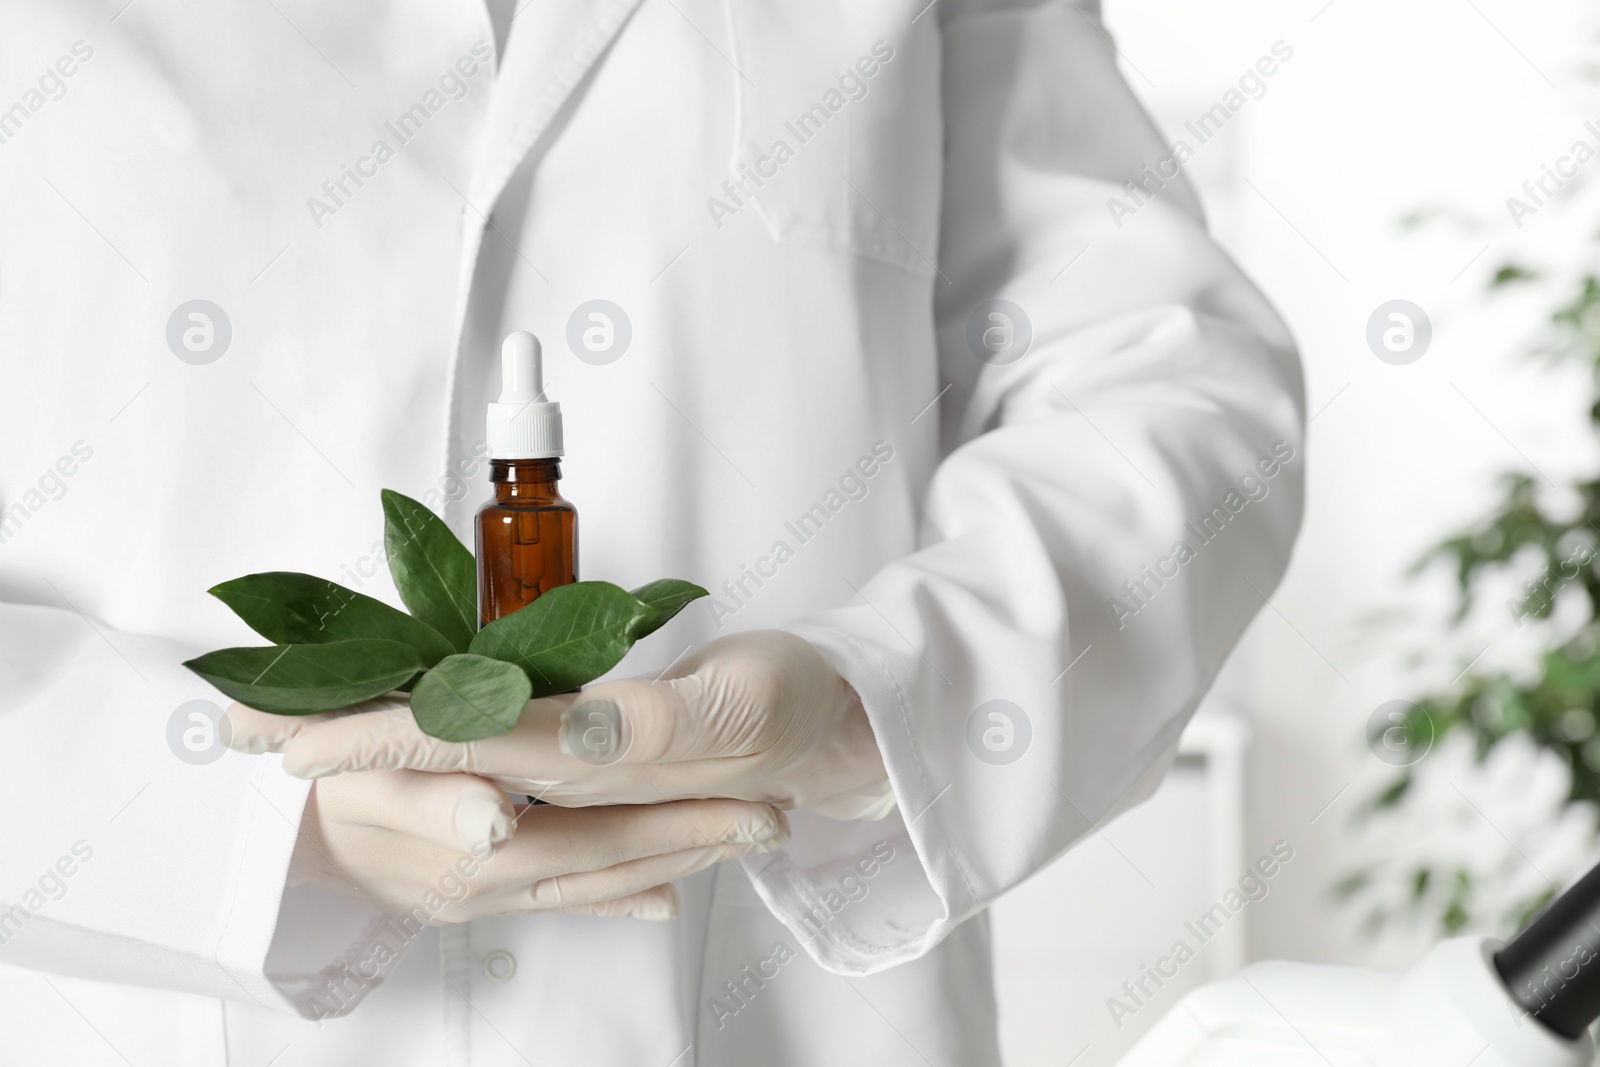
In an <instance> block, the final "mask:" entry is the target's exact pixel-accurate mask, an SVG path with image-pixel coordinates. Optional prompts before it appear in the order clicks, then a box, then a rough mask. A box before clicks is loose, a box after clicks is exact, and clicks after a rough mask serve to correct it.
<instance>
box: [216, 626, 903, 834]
mask: <svg viewBox="0 0 1600 1067" xmlns="http://www.w3.org/2000/svg"><path fill="white" fill-rule="evenodd" d="M230 718H234V716H233V714H232V712H230ZM262 720H276V721H271V722H266V721H262ZM232 725H233V741H232V744H233V746H234V747H235V748H244V749H246V750H250V751H265V750H267V749H274V750H281V751H282V752H283V754H284V764H283V765H284V769H285V770H286V771H288V772H289V773H290V774H294V775H299V776H301V777H304V778H317V779H325V778H328V777H329V776H331V775H337V774H341V773H344V772H348V771H371V770H400V769H409V770H414V771H433V772H447V771H465V772H468V773H471V774H476V775H481V776H483V777H485V778H488V779H491V780H492V781H494V782H495V783H497V784H499V785H500V786H502V787H503V788H505V789H508V790H511V791H512V792H516V793H528V794H532V795H533V796H536V797H539V798H540V799H542V800H546V801H549V802H550V803H551V804H556V805H563V806H567V807H579V806H585V805H593V804H651V803H658V802H660V801H663V800H682V799H686V798H692V797H731V798H736V799H740V800H747V801H753V802H759V803H765V804H771V805H773V806H774V807H777V808H795V807H801V806H805V807H809V808H811V809H812V810H814V811H819V812H821V813H822V814H824V815H831V816H833V817H835V818H881V817H882V816H884V815H886V814H887V813H888V812H889V811H890V810H891V809H892V808H893V805H894V796H893V793H892V792H890V789H889V783H888V779H887V774H886V772H885V771H884V767H883V760H882V757H881V755H880V754H879V752H878V746H877V743H876V741H875V740H874V738H873V735H872V727H871V725H870V724H869V723H868V722H867V716H866V712H865V711H863V710H862V707H861V700H860V698H859V697H858V696H857V695H856V692H855V690H854V689H853V688H851V686H850V684H849V683H848V682H846V681H845V680H844V679H843V678H841V677H840V676H839V674H838V673H837V672H836V671H834V669H833V668H832V667H831V666H830V665H829V664H828V662H827V661H826V660H825V659H823V658H822V655H821V654H820V653H818V652H817V650H816V649H815V648H813V647H812V646H811V644H810V643H809V642H807V641H805V640H804V639H802V638H800V637H796V636H795V635H793V634H790V633H787V632H785V631H782V630H754V631H749V632H746V633H738V634H731V635H729V636H727V637H723V638H719V639H717V640H715V641H712V642H710V643H709V644H707V645H705V646H703V647H702V648H700V649H698V650H697V651H695V652H694V653H692V654H691V655H689V656H688V657H687V658H685V659H684V660H683V661H682V662H681V663H679V664H676V665H674V666H673V667H672V668H670V669H669V670H668V671H667V672H665V675H664V677H663V678H661V679H659V680H655V681H645V680H627V681H616V682H602V683H600V684H598V685H594V686H591V687H590V688H588V689H585V690H584V691H583V692H581V693H574V694H563V695H561V696H556V697H547V698H544V699H541V700H534V701H530V702H529V704H528V707H527V710H526V711H524V712H523V715H522V719H521V721H520V722H519V723H518V724H517V726H516V727H515V728H514V729H513V730H512V731H511V732H510V733H508V734H504V735H502V736H500V737H491V738H487V739H485V740H482V741H473V742H469V743H466V744H457V743H451V742H446V741H440V740H437V739H436V738H432V737H429V736H428V735H427V734H424V733H423V732H422V731H421V730H419V729H417V726H416V723H415V722H414V721H413V720H412V718H411V715H410V714H409V712H408V711H407V710H406V709H405V708H404V707H395V708H393V709H391V710H386V711H378V712H371V713H365V714H359V715H340V714H337V713H336V714H334V715H324V716H308V717H305V718H280V717H277V716H270V715H261V714H259V713H257V714H254V715H253V716H250V717H243V716H240V717H238V718H237V719H236V720H235V721H234V722H233V724H232Z"/></svg>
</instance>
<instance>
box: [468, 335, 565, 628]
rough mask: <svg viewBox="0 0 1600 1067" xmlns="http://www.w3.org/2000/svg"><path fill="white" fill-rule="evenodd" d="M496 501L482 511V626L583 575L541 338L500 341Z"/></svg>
mask: <svg viewBox="0 0 1600 1067" xmlns="http://www.w3.org/2000/svg"><path fill="white" fill-rule="evenodd" d="M486 428H487V430H488V436H487V438H486V444H487V445H488V448H489V480H490V481H491V482H492V483H493V484H494V499H493V500H491V501H489V502H488V503H487V504H485V505H484V506H483V507H481V508H479V509H478V522H477V542H478V625H479V626H487V625H489V624H490V623H491V622H494V621H495V620H496V619H499V618H503V617H504V616H506V615H510V614H511V613H512V612H513V611H516V610H518V609H519V608H525V607H527V606H528V605H529V604H531V603H533V602H534V601H535V600H537V599H538V598H539V596H540V594H542V593H548V592H549V591H550V590H552V589H554V588H555V587H556V586H558V585H569V584H571V583H572V582H575V581H577V580H578V509H577V508H575V507H573V506H572V505H571V504H570V503H569V502H567V501H566V500H563V499H562V498H561V492H560V490H558V489H557V488H556V482H558V481H560V480H561V458H560V457H561V456H563V455H565V454H566V453H565V450H564V449H563V448H562V432H561V405H560V404H557V403H555V402H554V401H552V400H551V399H550V398H549V397H547V396H545V394H544V357H543V352H542V350H541V349H540V347H539V339H538V338H537V337H535V336H534V335H533V334H531V333H528V332H526V331H518V332H516V333H513V334H511V335H510V336H508V337H507V338H506V339H505V343H504V344H502V345H501V346H500V398H499V399H498V400H496V401H495V402H494V403H492V404H490V405H489V411H488V420H487V423H486Z"/></svg>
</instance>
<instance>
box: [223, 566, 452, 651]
mask: <svg viewBox="0 0 1600 1067" xmlns="http://www.w3.org/2000/svg"><path fill="white" fill-rule="evenodd" d="M210 592H211V595H212V596H214V597H216V598H217V599H218V600H220V601H222V602H223V603H224V604H226V605H228V607H230V608H232V609H233V611H234V614H236V615H238V616H239V618H241V619H243V620H244V621H245V622H246V623H247V624H248V625H249V626H250V628H251V629H252V630H254V631H255V632H256V633H258V634H260V635H261V636H262V637H265V638H266V639H267V640H268V641H271V642H272V643H273V644H278V645H320V644H326V643H328V642H330V641H345V640H351V639H354V638H361V637H376V638H382V639H385V640H389V641H400V642H403V643H405V644H408V645H410V646H411V647H412V648H414V649H416V650H417V651H418V652H419V653H421V654H422V661H423V663H424V664H425V665H427V666H430V667H431V666H433V665H434V664H435V663H438V662H439V661H440V660H441V659H443V658H444V657H446V656H448V655H449V654H450V651H451V649H450V642H448V641H446V640H445V639H444V637H443V635H441V634H440V633H439V631H438V630H435V629H434V628H433V627H431V626H429V625H428V624H427V623H425V622H423V621H422V620H420V619H415V618H412V617H411V616H410V615H407V614H406V613H405V612H403V611H400V610H399V609H397V608H392V607H390V606H389V605H388V604H385V603H384V602H383V601H381V600H374V599H373V598H372V597H369V596H367V595H365V594H364V593H357V592H356V591H355V590H353V589H346V588H345V587H344V586H342V585H340V584H339V583H337V582H330V581H328V580H327V579H326V578H317V577H314V576H312V575H309V574H296V573H294V572H293V571H267V572H265V573H263V574H247V575H245V576H244V577H243V578H235V579H233V580H232V581H231V582H223V583H222V584H221V585H218V586H214V587H213V588H212V589H211V590H210Z"/></svg>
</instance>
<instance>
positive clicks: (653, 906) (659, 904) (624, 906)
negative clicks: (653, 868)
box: [550, 882, 683, 922]
mask: <svg viewBox="0 0 1600 1067" xmlns="http://www.w3.org/2000/svg"><path fill="white" fill-rule="evenodd" d="M550 910H551V911H559V912H564V913H566V914H568V915H596V916H602V917H606V918H630V919H644V920H645V921H647V922H664V921H666V920H667V919H676V918H677V917H678V913H679V912H680V911H682V910H683V902H682V900H681V898H680V897H679V896H678V887H677V886H675V885H673V884H672V883H671V882H668V883H667V884H666V885H658V886H654V887H652V888H650V889H646V890H645V891H644V892H642V893H630V894H629V895H627V896H625V897H619V898H617V899H616V900H597V901H594V902H592V903H589V904H573V905H570V906H568V907H562V908H551V909H550Z"/></svg>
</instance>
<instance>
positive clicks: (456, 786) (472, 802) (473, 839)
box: [317, 771, 516, 856]
mask: <svg viewBox="0 0 1600 1067" xmlns="http://www.w3.org/2000/svg"><path fill="white" fill-rule="evenodd" d="M317 809H318V811H319V813H320V816H321V818H322V820H323V821H324V823H326V822H327V821H329V820H333V821H337V822H342V823H351V824H357V825H361V826H375V827H381V828H384V829H387V830H394V831H397V832H399V833H403V834H407V835H410V836H412V837H419V838H422V839H423V840H425V841H431V842H432V843H434V844H436V845H441V846H443V847H445V848H448V849H451V850H453V851H456V852H471V853H474V854H476V855H479V856H486V855H488V853H489V852H491V851H492V850H493V849H494V848H495V847H497V846H498V845H500V844H501V843H502V842H505V841H507V840H509V839H510V838H511V836H512V835H513V834H514V833H515V831H516V812H515V810H514V809H513V808H512V806H511V800H510V798H509V797H507V796H506V794H505V793H504V792H502V791H501V790H500V788H499V787H498V786H496V785H494V784H493V783H492V782H489V781H486V780H484V779H482V778H479V777H476V776H475V775H471V774H427V773H424V772H422V771H365V772H362V773H361V774H349V775H341V776H340V777H338V778H329V779H326V780H323V781H320V782H318V783H317Z"/></svg>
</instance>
